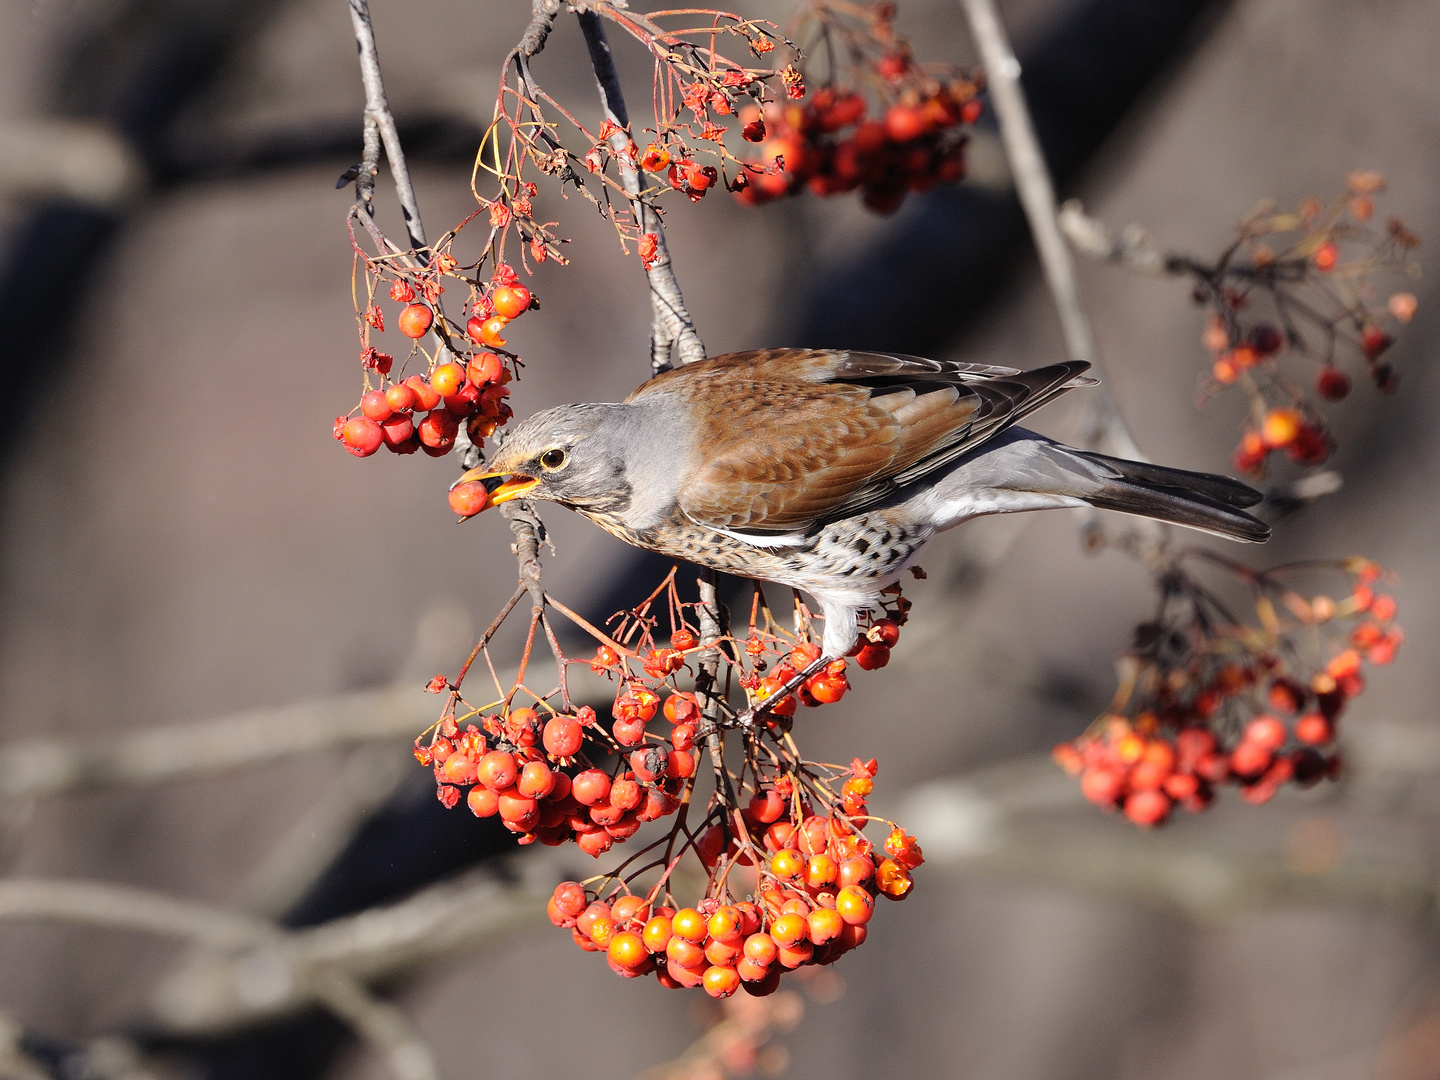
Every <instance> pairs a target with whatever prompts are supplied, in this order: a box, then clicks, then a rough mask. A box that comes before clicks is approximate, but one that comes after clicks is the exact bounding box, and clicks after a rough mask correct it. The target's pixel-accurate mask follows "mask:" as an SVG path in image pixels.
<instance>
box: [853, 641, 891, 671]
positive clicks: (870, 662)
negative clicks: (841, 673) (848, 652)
mask: <svg viewBox="0 0 1440 1080" xmlns="http://www.w3.org/2000/svg"><path fill="white" fill-rule="evenodd" d="M855 663H857V664H859V665H860V669H861V670H862V671H876V670H878V669H879V668H883V667H884V666H885V665H886V664H888V663H890V650H889V649H887V648H886V647H885V646H884V645H868V644H867V645H863V646H861V648H860V651H859V652H858V653H856V654H855Z"/></svg>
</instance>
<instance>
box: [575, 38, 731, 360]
mask: <svg viewBox="0 0 1440 1080" xmlns="http://www.w3.org/2000/svg"><path fill="white" fill-rule="evenodd" d="M576 15H577V17H578V18H579V20H580V30H581V32H582V33H583V34H584V35H585V44H586V46H587V47H588V48H589V50H590V65H591V67H593V68H594V69H595V83H596V86H597V87H598V89H599V91H600V101H601V103H602V104H603V105H604V106H605V116H606V118H607V119H609V120H610V121H611V122H613V123H614V124H616V125H618V126H619V127H620V128H621V129H623V130H622V131H620V132H618V133H617V134H615V135H614V136H612V138H611V145H612V146H613V147H614V149H615V160H616V164H617V166H618V168H619V170H620V182H621V183H622V184H623V185H624V187H625V191H626V192H627V193H628V194H629V196H630V206H631V211H632V213H634V214H635V220H636V224H637V225H638V226H639V227H640V231H641V232H642V233H652V234H653V235H654V236H655V243H656V248H655V260H654V262H652V263H651V264H650V266H649V267H648V268H647V269H646V271H645V276H646V278H647V279H648V280H649V282H650V306H651V309H652V312H653V321H652V324H651V331H650V366H651V368H652V369H653V370H654V372H655V373H656V374H657V375H658V374H659V373H660V372H662V371H665V370H667V369H668V368H669V367H670V366H671V362H672V360H674V359H678V360H679V362H680V363H682V364H690V363H694V362H695V361H696V360H704V359H705V345H704V343H703V342H702V341H701V340H700V335H699V334H698V333H696V331H695V323H694V320H693V319H691V318H690V312H689V310H688V309H687V308H686V307H685V298H684V297H683V296H682V295H681V293H680V283H679V282H678V281H677V280H676V279H675V268H674V266H673V265H672V264H671V262H670V249H669V247H668V246H667V245H666V243H665V229H664V227H663V226H662V225H661V223H660V215H659V214H657V213H656V211H655V208H654V207H653V206H652V205H651V204H650V202H649V200H647V199H645V198H643V197H641V195H640V191H641V187H640V174H639V172H638V171H637V169H636V167H635V164H634V163H633V162H631V161H630V160H629V158H628V155H627V154H626V153H625V151H626V149H627V145H626V141H627V139H629V137H630V136H629V134H628V131H629V128H630V116H629V113H628V111H627V110H626V108H625V97H624V95H623V93H622V92H621V89H620V76H619V75H618V73H617V72H616V70H615V59H614V57H613V56H611V54H610V42H609V41H608V40H607V39H606V37H605V26H604V24H603V23H602V22H601V21H600V16H599V15H598V14H596V13H595V11H593V10H590V11H577V12H576Z"/></svg>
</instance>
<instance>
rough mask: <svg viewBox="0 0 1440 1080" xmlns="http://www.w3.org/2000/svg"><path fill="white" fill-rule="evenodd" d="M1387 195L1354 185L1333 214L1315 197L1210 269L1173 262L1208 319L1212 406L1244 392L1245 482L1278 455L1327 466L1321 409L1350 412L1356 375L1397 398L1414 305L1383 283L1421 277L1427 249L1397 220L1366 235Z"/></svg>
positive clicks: (1247, 228) (1245, 226) (1255, 225)
mask: <svg viewBox="0 0 1440 1080" xmlns="http://www.w3.org/2000/svg"><path fill="white" fill-rule="evenodd" d="M1384 187H1385V183H1384V179H1383V178H1382V177H1381V176H1380V174H1378V173H1374V172H1357V173H1352V174H1351V175H1350V177H1349V179H1348V181H1347V183H1346V190H1345V192H1344V194H1343V195H1341V196H1340V197H1339V198H1337V199H1335V200H1334V201H1333V202H1331V203H1330V204H1329V205H1328V206H1327V205H1326V204H1324V203H1322V202H1321V201H1320V200H1319V199H1318V198H1314V197H1311V198H1308V199H1306V200H1304V201H1303V202H1301V203H1300V205H1299V206H1298V207H1296V208H1295V209H1294V210H1291V211H1281V210H1277V209H1276V208H1275V207H1274V206H1273V205H1272V204H1268V203H1264V204H1261V205H1260V206H1259V207H1257V208H1256V209H1255V210H1253V211H1251V213H1250V214H1249V215H1247V216H1246V218H1245V220H1244V221H1243V222H1242V223H1241V225H1240V229H1239V234H1238V237H1237V239H1236V240H1235V242H1234V243H1233V244H1232V245H1231V246H1230V247H1229V248H1228V249H1227V250H1226V251H1225V253H1224V254H1223V255H1222V256H1221V257H1220V259H1219V260H1218V261H1217V262H1216V263H1215V264H1213V265H1203V264H1201V263H1198V262H1196V261H1194V260H1191V259H1188V258H1185V257H1178V256H1172V257H1171V258H1170V260H1169V263H1170V267H1169V268H1170V269H1171V271H1172V272H1176V273H1184V274H1186V275H1188V276H1190V277H1192V278H1193V280H1194V282H1195V300H1196V302H1197V303H1199V304H1202V305H1204V306H1206V307H1208V308H1210V316H1209V321H1208V323H1207V324H1206V327H1205V332H1204V335H1203V340H1204V344H1205V347H1206V349H1207V350H1209V352H1210V356H1211V363H1210V378H1209V379H1208V380H1207V382H1206V386H1205V387H1204V389H1203V396H1204V398H1206V399H1208V398H1209V397H1210V396H1212V395H1213V394H1215V393H1217V392H1219V391H1220V390H1222V389H1223V388H1224V387H1227V386H1238V387H1239V388H1241V389H1242V390H1244V391H1245V393H1246V394H1247V395H1248V397H1249V399H1250V409H1249V415H1248V417H1247V420H1246V424H1245V428H1244V431H1243V433H1242V435H1241V439H1240V444H1239V446H1238V448H1237V449H1236V451H1235V467H1236V468H1237V469H1238V470H1240V471H1241V472H1246V473H1260V472H1263V471H1264V469H1265V466H1266V463H1267V461H1268V460H1269V458H1270V455H1272V454H1274V453H1277V452H1283V453H1284V454H1285V455H1287V456H1288V457H1289V458H1290V459H1291V460H1292V461H1293V462H1295V463H1296V464H1298V465H1301V466H1306V467H1309V466H1315V465H1319V464H1321V463H1322V462H1324V461H1325V460H1326V458H1327V457H1329V455H1330V451H1331V440H1330V437H1329V435H1328V434H1327V431H1326V425H1325V419H1324V416H1323V414H1322V413H1321V411H1320V407H1319V404H1318V403H1317V400H1316V399H1317V398H1318V399H1319V400H1320V401H1325V402H1338V401H1342V400H1344V399H1345V398H1346V397H1347V396H1348V395H1349V394H1350V390H1351V385H1352V376H1351V373H1350V372H1351V371H1354V370H1359V371H1363V372H1364V374H1365V376H1366V378H1367V379H1368V380H1369V381H1370V382H1372V383H1373V384H1374V385H1375V387H1376V388H1377V389H1378V390H1379V391H1380V392H1381V393H1385V394H1391V393H1394V392H1395V390H1396V388H1397V387H1398V385H1399V380H1400V377H1399V375H1398V374H1397V373H1396V371H1395V369H1394V367H1393V366H1392V365H1391V364H1390V362H1389V361H1387V360H1386V359H1384V356H1385V353H1386V351H1387V350H1388V349H1389V348H1390V345H1391V343H1392V341H1393V335H1392V332H1391V330H1392V328H1393V327H1394V325H1395V324H1400V323H1407V322H1409V321H1410V319H1411V318H1412V317H1413V316H1414V314H1415V308H1416V301H1415V297H1414V295H1413V294H1411V293H1409V292H1389V293H1384V292H1382V290H1381V289H1380V286H1379V280H1378V279H1379V278H1381V277H1382V275H1385V274H1391V275H1394V274H1399V275H1403V276H1406V277H1413V276H1415V275H1416V274H1418V267H1417V266H1416V265H1415V264H1414V262H1413V261H1412V259H1411V256H1412V254H1413V252H1414V250H1415V249H1416V247H1418V246H1419V240H1418V238H1417V237H1416V236H1415V235H1414V234H1413V233H1411V232H1410V231H1409V230H1408V229H1406V228H1405V225H1404V223H1403V222H1402V221H1400V220H1399V219H1398V218H1391V219H1390V220H1389V221H1387V222H1386V223H1385V225H1384V228H1383V229H1378V230H1377V229H1376V228H1374V227H1373V226H1371V225H1370V224H1369V222H1370V221H1371V219H1372V217H1373V216H1374V197H1375V196H1376V195H1377V194H1379V193H1380V192H1381V191H1383V190H1384ZM1347 369H1349V370H1347ZM1312 392H1313V394H1314V395H1315V396H1314V397H1312V396H1311V395H1312Z"/></svg>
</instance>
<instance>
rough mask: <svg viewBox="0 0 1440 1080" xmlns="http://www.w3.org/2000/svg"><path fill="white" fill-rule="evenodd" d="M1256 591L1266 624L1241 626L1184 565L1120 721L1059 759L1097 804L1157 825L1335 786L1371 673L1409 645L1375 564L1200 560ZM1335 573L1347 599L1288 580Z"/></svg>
mask: <svg viewBox="0 0 1440 1080" xmlns="http://www.w3.org/2000/svg"><path fill="white" fill-rule="evenodd" d="M1195 557H1196V558H1199V559H1203V560H1205V561H1207V562H1208V563H1210V564H1211V565H1212V566H1215V567H1217V568H1219V569H1221V570H1224V571H1226V572H1227V573H1228V574H1229V575H1230V576H1232V577H1234V578H1235V579H1236V580H1238V581H1239V582H1241V583H1243V585H1244V586H1245V587H1247V588H1248V590H1249V592H1250V594H1251V598H1252V600H1253V603H1254V608H1255V612H1256V622H1255V624H1253V625H1252V624H1249V623H1244V622H1241V621H1239V620H1237V619H1235V618H1234V617H1233V616H1232V615H1230V613H1229V611H1228V609H1227V607H1226V605H1225V604H1224V603H1223V602H1222V601H1220V600H1219V599H1218V598H1217V597H1216V595H1215V593H1213V592H1212V591H1210V589H1209V588H1208V587H1206V586H1205V585H1203V584H1201V583H1200V582H1199V581H1198V580H1197V579H1196V578H1195V577H1194V576H1192V575H1191V573H1190V572H1189V571H1187V570H1186V569H1184V568H1183V566H1182V565H1181V564H1179V563H1177V565H1176V568H1175V569H1174V571H1173V572H1171V573H1170V574H1168V575H1167V576H1166V578H1165V580H1164V581H1162V583H1161V588H1162V600H1161V608H1160V611H1159V613H1158V614H1157V616H1156V618H1155V619H1154V620H1153V621H1151V622H1149V623H1145V624H1143V625H1142V626H1141V627H1139V629H1138V630H1137V633H1136V644H1135V647H1134V648H1133V649H1132V650H1131V651H1130V652H1128V653H1127V654H1126V655H1125V656H1124V657H1123V658H1122V660H1121V662H1120V664H1119V670H1120V676H1121V677H1120V687H1119V689H1118V690H1117V692H1116V697H1115V701H1114V703H1112V706H1111V708H1110V710H1109V711H1108V712H1107V713H1106V714H1105V715H1103V716H1101V717H1100V718H1099V719H1098V720H1097V721H1096V722H1095V725H1094V726H1093V727H1092V728H1091V729H1090V731H1088V732H1086V734H1084V735H1082V736H1081V737H1080V738H1079V739H1077V740H1075V742H1073V743H1065V744H1062V745H1061V746H1058V747H1056V749H1055V758H1056V760H1057V761H1058V762H1059V763H1060V765H1061V766H1062V767H1064V768H1065V769H1066V770H1067V771H1068V772H1070V773H1072V774H1074V775H1078V776H1079V777H1080V787H1081V790H1082V791H1083V792H1084V794H1085V796H1086V798H1088V799H1090V800H1091V801H1092V802H1095V803H1098V804H1099V805H1101V806H1103V807H1106V808H1107V809H1113V808H1117V807H1118V808H1121V809H1123V811H1124V813H1125V815H1126V816H1127V817H1128V818H1129V819H1130V820H1131V821H1133V822H1135V823H1136V824H1137V825H1158V824H1159V823H1160V822H1162V821H1164V820H1165V818H1166V817H1168V816H1169V814H1170V812H1171V810H1172V809H1173V808H1174V806H1175V805H1177V804H1178V805H1180V806H1182V807H1184V808H1185V809H1187V810H1191V811H1199V810H1203V809H1205V808H1206V807H1207V806H1209V805H1210V803H1211V802H1212V800H1213V799H1214V796H1215V790H1216V788H1218V787H1220V786H1222V785H1226V784H1230V785H1234V786H1236V787H1238V788H1239V791H1240V795H1241V797H1242V798H1243V799H1245V800H1246V801H1247V802H1250V803H1256V804H1259V803H1264V802H1267V801H1269V800H1270V799H1271V798H1272V797H1273V796H1274V795H1275V793H1276V792H1277V791H1278V790H1279V789H1280V788H1281V787H1283V786H1284V785H1286V784H1290V783H1295V784H1299V785H1301V786H1309V785H1312V784H1315V783H1317V782H1318V781H1319V780H1321V779H1323V778H1326V777H1334V776H1335V775H1336V774H1337V772H1338V770H1339V768H1340V765H1341V759H1340V755H1339V754H1338V752H1336V751H1335V750H1334V748H1333V744H1334V742H1335V737H1336V731H1337V725H1338V723H1339V720H1340V716H1341V713H1342V712H1343V711H1344V709H1345V706H1346V704H1347V703H1348V702H1349V701H1350V700H1351V699H1352V698H1354V697H1356V696H1357V695H1359V694H1360V693H1361V692H1362V691H1363V690H1364V688H1365V677H1364V674H1363V672H1362V667H1363V665H1364V664H1365V663H1367V662H1368V663H1370V664H1373V665H1384V664H1388V663H1390V661H1391V660H1392V659H1393V658H1394V656H1395V652H1396V650H1397V649H1398V648H1399V646H1400V642H1401V641H1402V640H1403V634H1402V632H1401V630H1400V628H1399V627H1398V626H1396V625H1395V623H1394V618H1395V612H1396V606H1395V601H1394V599H1393V598H1392V597H1390V596H1388V595H1385V594H1377V593H1376V592H1375V585H1376V583H1377V582H1379V581H1380V579H1381V577H1382V572H1381V570H1380V568H1379V567H1377V566H1376V565H1375V564H1374V563H1371V562H1368V561H1366V560H1364V559H1358V558H1357V559H1350V560H1347V561H1346V562H1344V563H1342V564H1334V565H1326V564H1316V563H1306V564H1296V565H1294V566H1284V567H1278V568H1276V569H1273V570H1269V571H1264V572H1258V571H1253V570H1249V569H1246V568H1244V567H1240V566H1237V565H1235V564H1233V563H1229V562H1225V561H1223V560H1220V559H1217V558H1216V557H1215V556H1213V555H1209V554H1201V553H1196V556H1195ZM1327 570H1328V571H1330V572H1331V573H1332V574H1339V575H1343V577H1344V579H1345V580H1346V582H1347V586H1348V591H1347V593H1346V594H1345V595H1343V596H1341V597H1339V598H1338V599H1337V598H1335V597H1332V596H1330V595H1327V594H1324V593H1321V594H1317V595H1312V596H1306V595H1302V594H1301V593H1300V592H1298V591H1296V590H1295V589H1294V588H1292V587H1290V585H1289V584H1288V582H1289V581H1291V580H1293V579H1294V578H1296V577H1299V576H1306V577H1313V576H1314V575H1316V574H1317V573H1319V572H1323V571H1327Z"/></svg>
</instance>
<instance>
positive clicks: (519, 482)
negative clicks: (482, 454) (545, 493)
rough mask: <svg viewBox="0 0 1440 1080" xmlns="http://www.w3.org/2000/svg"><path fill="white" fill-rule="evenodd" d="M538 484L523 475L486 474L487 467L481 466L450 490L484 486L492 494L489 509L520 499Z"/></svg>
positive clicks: (536, 481)
mask: <svg viewBox="0 0 1440 1080" xmlns="http://www.w3.org/2000/svg"><path fill="white" fill-rule="evenodd" d="M507 477H508V479H507ZM538 483H540V481H539V480H538V479H536V478H535V477H533V476H525V475H524V474H523V473H497V472H486V471H485V466H484V465H480V466H477V467H476V468H474V469H471V470H470V471H469V472H467V473H465V474H464V475H463V476H461V477H460V479H459V480H456V481H455V483H453V484H451V485H450V490H451V491H454V490H455V489H456V488H457V487H459V486H460V485H461V484H484V485H485V490H486V491H488V492H489V493H490V498H489V500H488V501H487V502H486V503H485V506H486V509H488V508H490V507H492V506H494V505H495V504H496V503H502V502H509V501H510V500H511V499H518V498H519V497H520V496H521V495H524V494H525V492H527V491H529V490H530V489H531V488H533V487H534V486H535V485H536V484H538Z"/></svg>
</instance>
